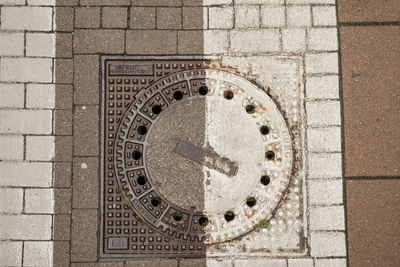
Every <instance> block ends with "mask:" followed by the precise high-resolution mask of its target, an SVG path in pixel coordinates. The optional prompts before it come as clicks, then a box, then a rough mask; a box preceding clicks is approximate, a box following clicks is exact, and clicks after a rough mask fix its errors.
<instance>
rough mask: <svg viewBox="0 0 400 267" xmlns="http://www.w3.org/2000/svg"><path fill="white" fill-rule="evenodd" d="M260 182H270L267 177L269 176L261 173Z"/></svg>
mask: <svg viewBox="0 0 400 267" xmlns="http://www.w3.org/2000/svg"><path fill="white" fill-rule="evenodd" d="M260 182H261V183H262V184H263V185H268V184H269V182H270V179H269V177H268V176H267V175H263V176H261V179H260Z"/></svg>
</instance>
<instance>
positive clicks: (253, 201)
mask: <svg viewBox="0 0 400 267" xmlns="http://www.w3.org/2000/svg"><path fill="white" fill-rule="evenodd" d="M256 203H257V200H256V199H255V198H254V197H249V198H248V199H247V200H246V204H247V206H249V207H254V206H255V205H256Z"/></svg>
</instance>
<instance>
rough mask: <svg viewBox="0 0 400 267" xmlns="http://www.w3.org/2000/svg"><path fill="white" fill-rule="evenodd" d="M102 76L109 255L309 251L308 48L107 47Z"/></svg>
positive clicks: (104, 240)
mask: <svg viewBox="0 0 400 267" xmlns="http://www.w3.org/2000/svg"><path fill="white" fill-rule="evenodd" d="M250 62H251V64H250ZM102 75H103V77H102V79H103V81H102V144H101V151H102V169H101V174H102V175H101V177H102V183H101V185H102V188H101V193H102V194H101V203H102V206H101V227H100V229H101V232H100V256H101V258H102V259H105V258H128V257H143V258H148V257H205V256H206V255H210V256H229V255H230V254H234V255H237V256H241V255H282V254H285V255H287V254H299V253H300V254H301V253H305V252H306V246H305V243H306V242H305V237H306V227H305V225H306V223H305V216H304V212H303V211H304V204H303V203H304V199H305V190H304V189H303V187H304V171H303V170H304V167H303V165H304V159H303V158H304V153H303V145H304V142H303V140H304V130H303V129H304V126H303V113H304V112H303V101H304V100H303V69H302V61H301V58H296V57H288V58H285V57H258V58H256V57H255V58H252V59H251V60H250V59H249V58H241V57H219V58H209V59H203V58H195V57H191V58H188V57H173V58H171V57H157V58H155V57H103V58H102Z"/></svg>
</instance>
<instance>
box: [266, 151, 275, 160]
mask: <svg viewBox="0 0 400 267" xmlns="http://www.w3.org/2000/svg"><path fill="white" fill-rule="evenodd" d="M265 157H266V158H267V159H268V160H274V159H275V152H274V151H272V150H268V151H267V152H265Z"/></svg>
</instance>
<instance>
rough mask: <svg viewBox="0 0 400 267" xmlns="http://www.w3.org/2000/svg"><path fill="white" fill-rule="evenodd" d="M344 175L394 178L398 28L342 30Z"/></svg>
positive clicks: (399, 146)
mask: <svg viewBox="0 0 400 267" xmlns="http://www.w3.org/2000/svg"><path fill="white" fill-rule="evenodd" d="M340 37H341V38H340V39H341V55H342V84H343V105H344V107H343V109H344V132H345V174H346V176H347V177H349V176H398V175H400V160H399V159H400V138H399V133H400V116H399V114H400V105H399V103H400V90H399V86H400V82H399V78H398V71H399V69H400V53H399V52H398V47H399V46H400V26H384V27H383V26H369V27H342V28H341V30H340Z"/></svg>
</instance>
